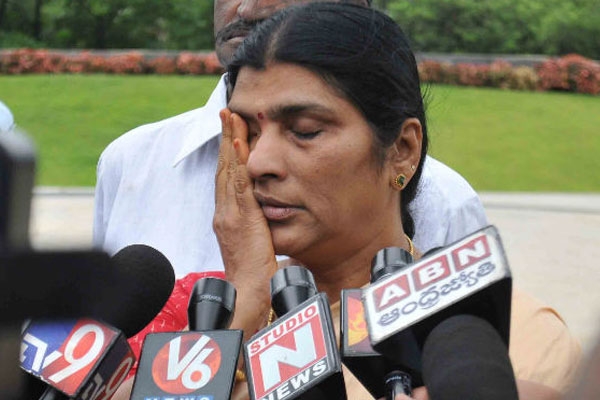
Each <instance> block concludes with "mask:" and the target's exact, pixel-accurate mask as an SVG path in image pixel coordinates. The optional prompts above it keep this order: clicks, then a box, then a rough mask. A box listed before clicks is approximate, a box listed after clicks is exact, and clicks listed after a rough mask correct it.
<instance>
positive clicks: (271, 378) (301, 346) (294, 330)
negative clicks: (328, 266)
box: [246, 302, 330, 399]
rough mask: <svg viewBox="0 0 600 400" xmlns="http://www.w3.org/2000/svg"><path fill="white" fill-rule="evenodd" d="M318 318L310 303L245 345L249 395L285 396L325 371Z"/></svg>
mask: <svg viewBox="0 0 600 400" xmlns="http://www.w3.org/2000/svg"><path fill="white" fill-rule="evenodd" d="M321 317H322V315H321V313H320V308H319V305H318V303H316V302H313V303H311V304H309V305H308V306H306V307H305V308H303V309H301V310H300V311H298V312H296V313H294V314H293V315H291V316H289V317H285V318H283V319H280V320H279V321H278V323H277V324H274V325H272V326H271V327H270V329H269V330H267V331H265V332H264V333H263V334H261V335H259V336H257V337H255V338H253V339H252V340H251V341H250V342H248V343H247V344H246V352H247V356H248V358H247V361H249V363H248V364H249V367H250V373H251V378H252V386H253V392H254V393H253V396H252V398H255V399H262V398H267V399H279V398H283V397H287V396H289V395H291V394H292V393H293V392H295V391H297V390H299V389H301V388H302V387H304V386H305V385H307V384H308V383H309V382H311V381H313V380H314V379H316V378H317V377H319V376H321V375H322V374H323V373H325V372H326V371H327V370H328V366H329V365H328V361H327V347H326V342H325V340H326V339H325V330H324V327H323V322H322V318H321ZM329 368H330V366H329Z"/></svg>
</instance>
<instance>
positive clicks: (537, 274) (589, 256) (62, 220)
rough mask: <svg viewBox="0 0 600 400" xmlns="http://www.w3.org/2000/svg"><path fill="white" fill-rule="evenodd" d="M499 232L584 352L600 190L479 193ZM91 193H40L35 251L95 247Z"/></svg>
mask: <svg viewBox="0 0 600 400" xmlns="http://www.w3.org/2000/svg"><path fill="white" fill-rule="evenodd" d="M481 197H482V200H483V203H484V206H485V208H486V211H487V214H488V218H489V220H490V222H491V223H492V224H494V225H496V227H497V228H498V229H499V231H500V234H501V237H502V241H503V243H504V247H505V249H506V252H507V256H508V260H509V262H510V265H511V269H512V272H513V276H514V284H515V285H516V286H519V287H521V288H522V289H524V290H526V291H528V292H530V293H532V294H534V295H535V296H536V297H538V298H540V299H541V300H543V301H545V302H546V303H548V304H550V305H552V306H553V307H554V308H556V309H557V310H558V311H559V312H560V313H561V314H562V316H563V317H564V319H565V321H566V322H567V324H568V325H569V327H570V328H571V330H572V331H573V333H574V334H575V335H576V336H577V337H578V338H579V339H580V340H581V342H582V345H583V348H584V350H589V349H591V347H592V345H593V343H595V340H596V338H597V336H598V334H600V290H599V289H598V288H599V284H598V282H600V265H599V264H600V193H599V194H580V195H579V194H553V193H550V194H527V193H481ZM92 213H93V193H92V190H91V189H88V188H83V189H69V190H63V189H57V188H37V189H36V191H35V195H34V199H33V205H32V221H31V237H32V242H33V245H34V246H35V247H36V248H53V249H57V248H60V249H67V248H82V247H88V246H90V243H91V226H92Z"/></svg>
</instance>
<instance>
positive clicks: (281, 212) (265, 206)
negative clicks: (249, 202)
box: [255, 193, 300, 222]
mask: <svg viewBox="0 0 600 400" xmlns="http://www.w3.org/2000/svg"><path fill="white" fill-rule="evenodd" d="M255 198H256V200H257V201H258V203H259V204H260V207H261V208H262V211H263V214H264V215H265V218H266V219H267V220H269V221H270V222H282V221H285V220H286V219H289V218H291V217H292V216H293V215H294V214H296V213H297V212H298V209H299V208H300V207H297V206H294V205H291V204H288V203H286V202H283V201H279V200H277V199H275V198H271V197H267V196H263V195H260V194H258V193H255Z"/></svg>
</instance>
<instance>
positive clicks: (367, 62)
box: [228, 2, 428, 237]
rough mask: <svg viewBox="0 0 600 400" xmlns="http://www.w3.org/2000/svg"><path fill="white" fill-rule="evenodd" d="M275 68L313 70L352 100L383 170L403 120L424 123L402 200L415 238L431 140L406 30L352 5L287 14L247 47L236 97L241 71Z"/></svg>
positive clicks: (231, 73)
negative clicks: (415, 208)
mask: <svg viewBox="0 0 600 400" xmlns="http://www.w3.org/2000/svg"><path fill="white" fill-rule="evenodd" d="M270 62H282V63H291V64H295V65H300V66H302V67H304V68H307V69H309V70H311V71H312V72H314V73H316V74H317V75H319V76H320V77H321V78H322V79H324V80H325V81H326V82H327V83H328V84H329V85H331V86H332V87H333V88H335V89H337V90H338V91H339V92H340V93H341V94H342V96H343V97H344V98H346V99H348V100H349V101H350V102H351V103H352V104H353V105H354V106H355V107H356V108H357V109H358V110H359V111H360V112H361V113H362V114H363V116H364V117H365V119H366V120H367V122H368V123H369V125H370V126H371V128H372V129H373V131H374V133H375V139H376V140H374V142H375V147H376V149H375V152H376V154H377V156H378V157H379V160H381V163H382V165H383V159H384V155H385V154H386V150H387V149H388V148H389V146H391V145H392V144H394V142H395V140H396V139H397V138H398V135H399V134H400V132H401V127H402V124H403V123H404V121H405V120H406V119H407V118H412V117H415V118H417V119H419V121H420V122H421V125H422V128H423V141H422V147H421V159H420V162H419V165H418V167H417V168H416V170H415V173H414V175H413V178H412V179H411V180H410V181H409V183H408V184H407V185H406V187H405V188H404V189H403V191H402V195H401V196H400V197H401V204H400V207H401V212H402V223H403V227H404V231H405V232H406V234H407V235H409V236H411V237H412V236H414V232H415V228H414V221H413V219H412V217H411V215H410V213H409V211H408V205H409V203H410V202H411V201H412V200H413V199H414V197H415V196H416V192H417V184H418V181H419V178H420V176H421V173H422V170H423V163H424V161H425V156H426V154H427V147H428V138H427V125H426V120H425V106H424V101H423V95H422V93H421V84H420V80H419V73H418V70H417V63H416V60H415V56H414V53H413V51H412V49H411V47H410V44H409V41H408V38H407V37H406V35H405V34H404V33H403V32H402V30H401V29H400V27H399V26H398V25H397V24H396V23H395V22H394V21H393V20H392V19H391V18H389V17H388V16H387V15H385V14H384V13H382V12H380V11H377V10H375V9H372V8H368V7H364V6H358V5H353V4H349V3H340V2H336V3H328V2H315V3H310V4H307V5H300V6H292V7H288V8H286V9H283V10H282V11H279V12H278V13H276V14H274V15H273V16H272V17H271V18H269V19H267V20H265V21H264V22H262V23H261V24H260V25H258V26H257V27H256V29H254V31H253V32H252V33H251V34H250V35H249V36H248V37H247V38H246V40H245V41H244V42H243V43H242V44H241V45H240V47H239V48H238V50H237V51H236V53H235V55H234V57H233V60H232V62H231V64H230V65H229V67H228V80H229V82H228V87H229V91H230V93H231V91H232V90H233V88H234V87H235V83H236V79H237V75H238V73H239V70H240V68H241V67H243V66H249V67H252V68H254V69H259V70H260V69H264V68H266V66H267V64H268V63H270Z"/></svg>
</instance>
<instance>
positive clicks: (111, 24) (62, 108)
mask: <svg viewBox="0 0 600 400" xmlns="http://www.w3.org/2000/svg"><path fill="white" fill-rule="evenodd" d="M374 4H375V5H376V6H377V7H379V8H381V9H383V10H385V11H386V12H388V14H389V15H391V16H392V17H393V18H394V19H396V20H397V21H398V22H399V23H400V24H401V25H402V26H403V28H404V29H405V30H406V31H407V32H408V33H409V35H410V36H411V38H412V40H413V42H414V45H415V48H416V49H417V50H418V51H419V54H421V55H422V57H421V58H420V60H419V61H420V71H421V75H422V77H423V79H424V81H426V82H428V83H426V84H425V89H426V92H427V94H428V102H429V107H428V116H429V123H430V135H431V137H432V147H431V153H432V154H433V155H434V156H435V157H437V158H439V159H441V160H442V161H444V162H446V163H448V164H449V165H451V166H452V167H453V168H455V169H456V170H458V171H459V172H461V173H462V174H463V175H464V176H465V177H466V178H467V179H468V180H469V181H470V182H471V183H472V184H473V186H474V187H475V188H476V189H477V190H498V191H500V190H509V191H510V190H514V191H587V192H598V191H600V179H599V178H598V173H597V171H598V170H599V169H600V161H598V157H597V154H596V153H597V152H598V151H599V150H600V133H599V132H598V126H600V96H599V95H598V93H600V64H598V62H597V61H594V60H598V59H600V7H598V5H597V0H593V1H592V0H572V1H566V2H565V1H557V0H494V1H477V0H435V1H434V0H418V1H414V0H413V1H409V0H374ZM212 11H213V3H212V1H206V0H127V1H126V0H0V48H1V49H2V50H1V51H0V100H2V101H4V102H5V103H7V104H8V105H9V106H10V107H11V109H12V110H13V112H14V114H15V119H16V120H17V123H18V124H19V126H20V127H22V128H23V129H24V130H25V131H27V132H28V133H29V134H30V135H31V136H33V138H34V140H35V141H36V143H37V146H38V149H39V153H40V162H39V168H38V170H39V172H38V182H37V183H38V184H39V185H61V186H93V185H94V182H95V166H96V161H97V159H98V156H99V155H100V152H101V151H102V149H103V148H104V147H105V146H106V145H107V144H108V143H110V141H112V140H113V139H114V138H116V137H118V136H119V135H120V134H122V133H124V132H125V131H127V130H129V129H131V128H133V127H135V126H138V125H140V124H143V123H147V122H152V121H156V120H158V119H161V118H165V117H168V116H172V115H175V114H177V113H180V112H183V111H187V110H189V109H192V108H195V107H198V106H200V105H202V104H203V103H204V102H205V100H206V99H207V98H208V95H209V94H210V92H211V91H212V89H213V88H214V86H215V84H216V82H217V80H218V76H219V74H220V73H221V71H222V68H221V66H220V65H219V64H218V62H217V61H216V58H215V57H214V54H213V53H212ZM133 48H135V49H143V50H129V49H133ZM54 49H60V50H54ZM99 49H102V50H104V51H102V52H100V51H98V50H99ZM111 49H114V50H116V51H115V52H110V51H109V50H111ZM117 49H118V50H117ZM434 53H435V54H436V55H438V56H439V53H442V55H444V54H445V55H448V54H453V55H463V56H465V57H464V60H463V61H458V62H456V61H452V62H448V61H447V57H446V58H444V57H443V56H442V57H437V56H436V57H433V56H432V57H429V56H428V55H432V54H434ZM472 53H477V54H478V55H482V54H483V55H485V56H484V57H481V56H478V57H475V56H473V57H471V59H469V54H472ZM509 54H510V57H509V56H508V55H509ZM531 54H535V55H536V56H535V57H529V55H531ZM519 55H520V56H521V57H520V58H519V57H517V59H519V60H521V61H519V62H517V63H513V62H512V60H513V59H514V57H515V56H519ZM528 60H529V61H528Z"/></svg>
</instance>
